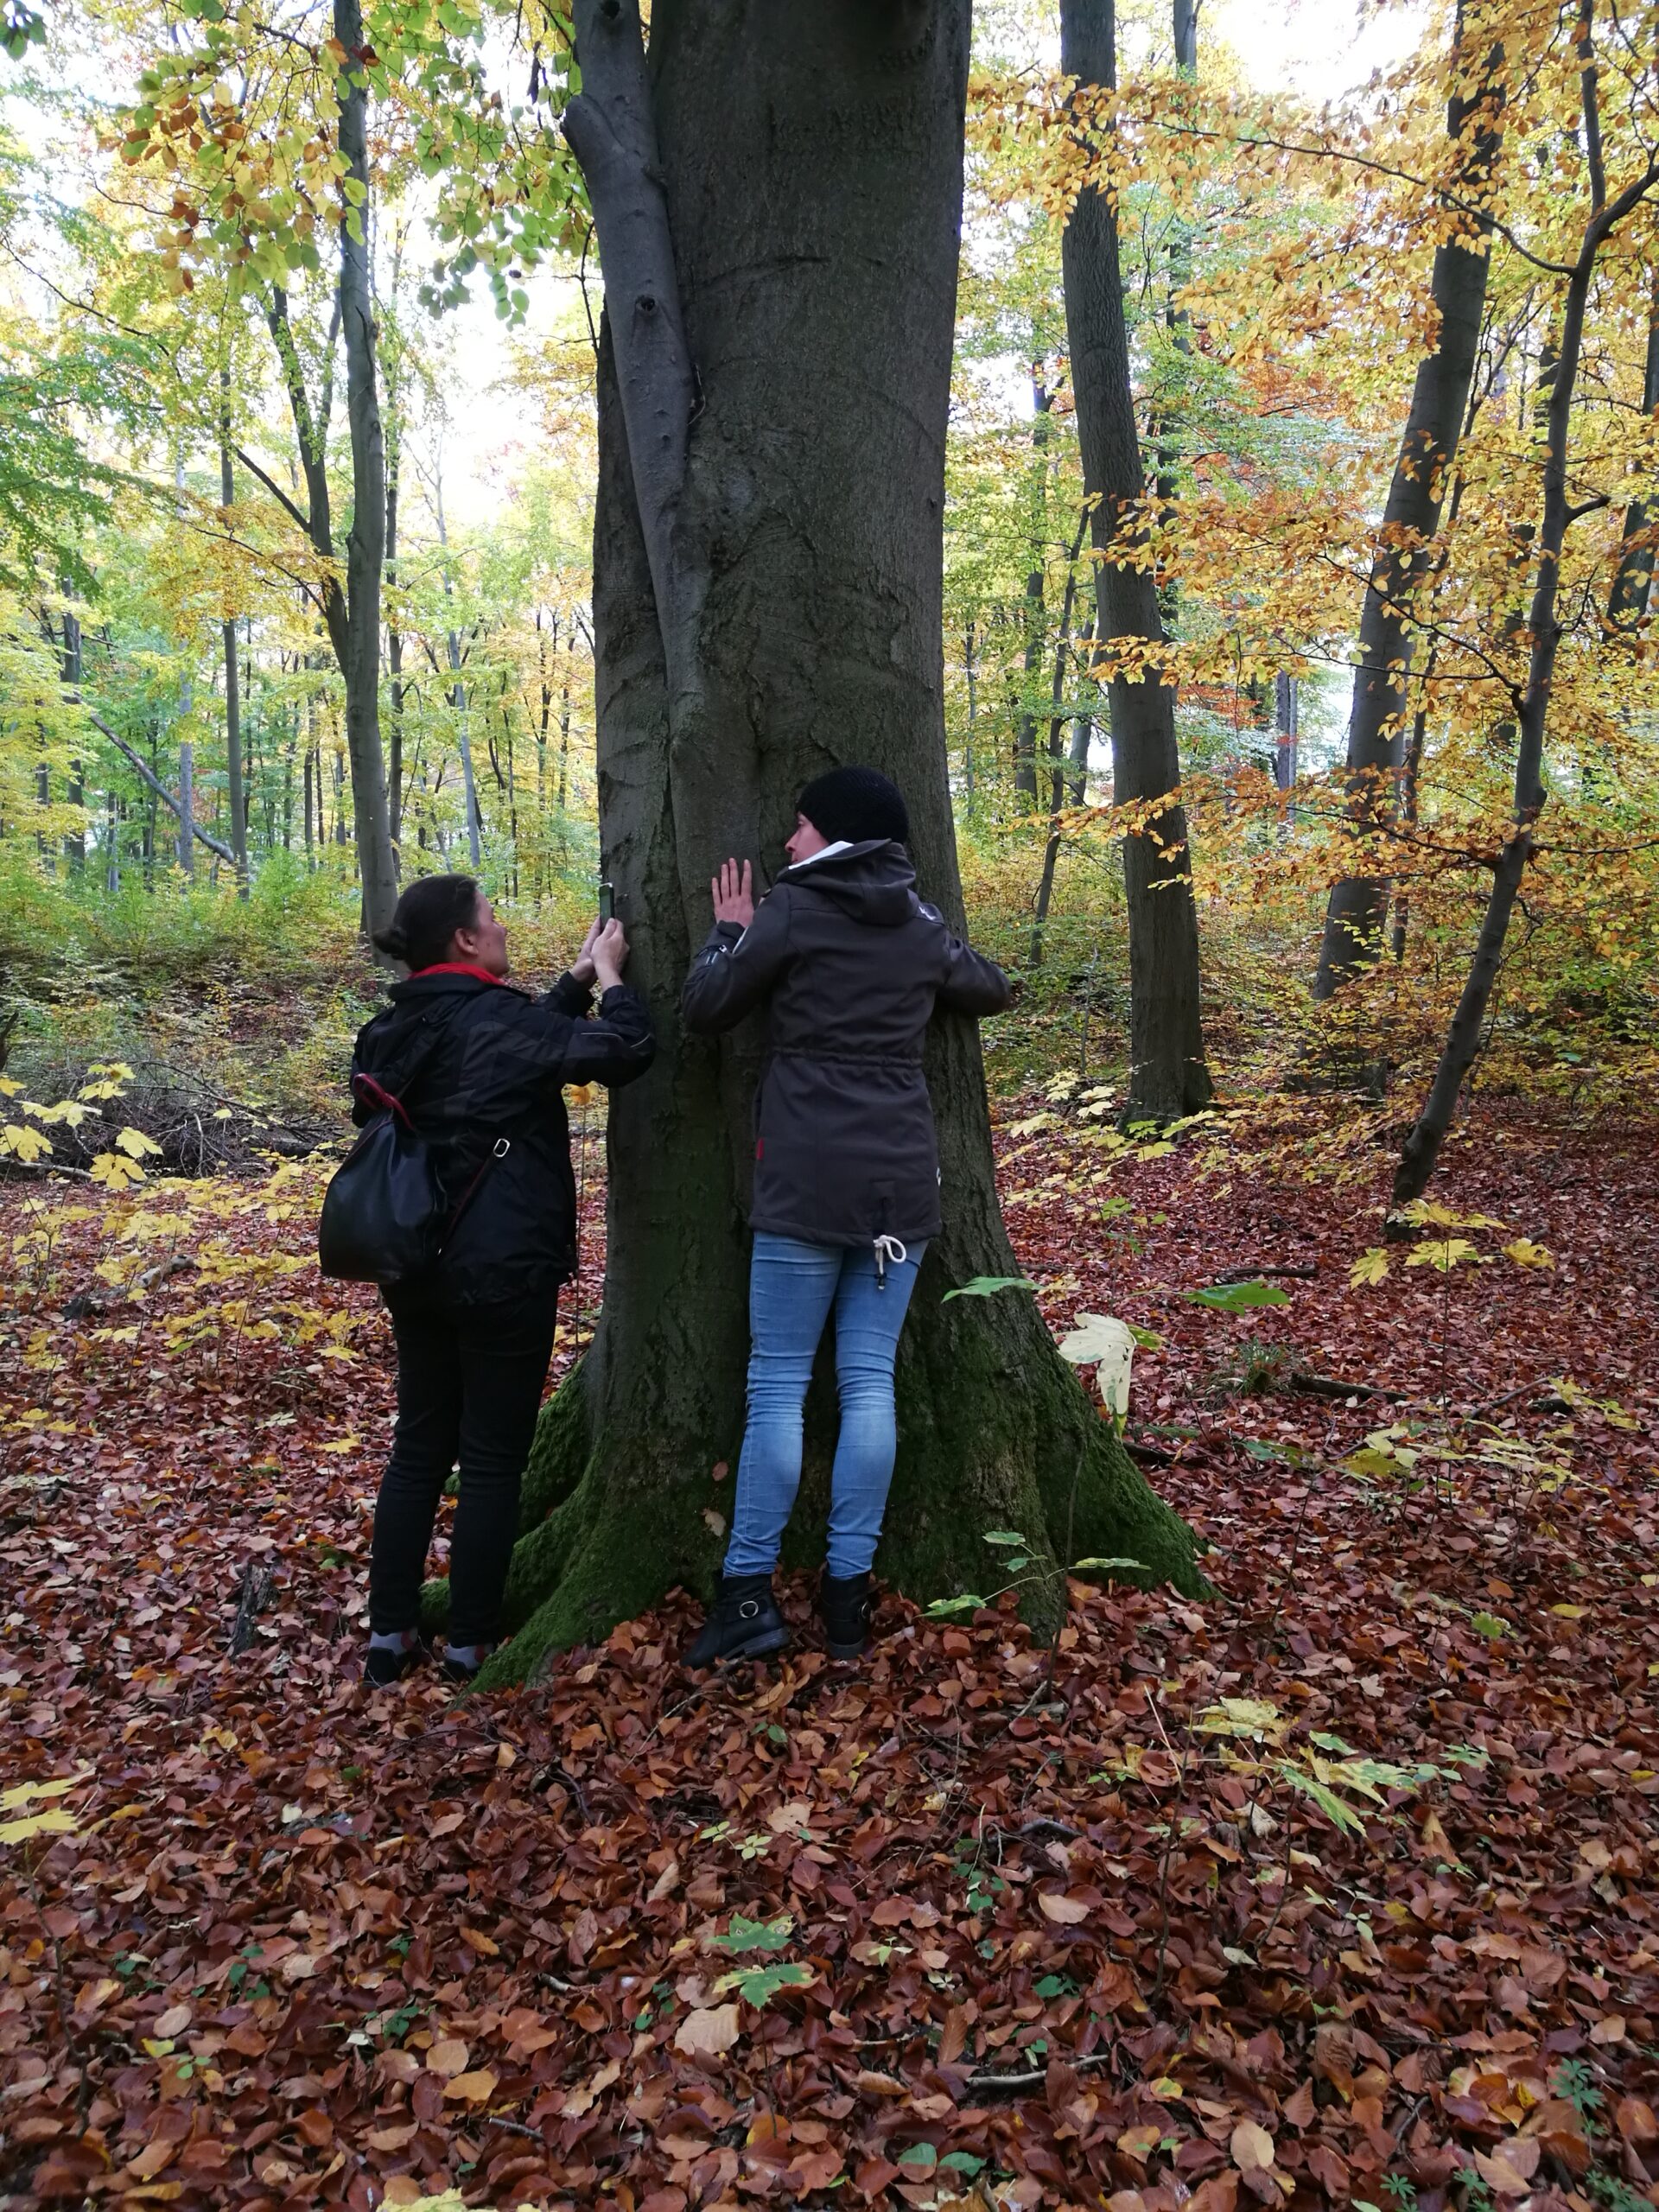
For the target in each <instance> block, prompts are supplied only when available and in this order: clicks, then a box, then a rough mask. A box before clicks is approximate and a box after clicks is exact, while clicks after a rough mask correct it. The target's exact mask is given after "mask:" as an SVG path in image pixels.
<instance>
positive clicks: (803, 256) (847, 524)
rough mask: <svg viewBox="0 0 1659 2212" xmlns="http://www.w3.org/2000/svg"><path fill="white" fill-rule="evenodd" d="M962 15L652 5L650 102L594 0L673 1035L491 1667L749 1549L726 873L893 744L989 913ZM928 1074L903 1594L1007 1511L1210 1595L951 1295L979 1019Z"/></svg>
mask: <svg viewBox="0 0 1659 2212" xmlns="http://www.w3.org/2000/svg"><path fill="white" fill-rule="evenodd" d="M607 6H608V7H609V8H610V12H609V13H608V14H607V12H606V9H607ZM968 23H969V4H968V0H889V4H887V5H884V6H882V7H880V8H878V7H875V6H868V7H866V6H856V7H843V6H841V5H835V6H829V5H823V4H810V5H808V4H802V5H798V6H795V7H791V8H789V9H779V8H776V7H774V6H771V5H768V4H763V0H734V4H733V5H732V6H730V7H728V8H725V9H722V10H720V11H718V12H715V11H711V10H709V9H708V8H707V7H706V6H705V5H703V4H701V0H655V5H654V6H653V8H652V50H651V59H650V77H649V86H647V79H646V73H645V64H644V61H643V59H642V56H641V53H640V29H639V14H638V9H637V5H636V0H579V4H578V6H577V9H576V26H577V41H578V50H579V54H580V57H581V63H582V95H581V98H580V99H578V100H577V101H576V102H575V103H574V104H573V106H572V108H571V110H570V112H569V118H568V121H567V126H566V127H567V130H568V132H569V138H570V141H571V144H572V146H573V149H575V153H576V155H577V156H578V158H579V160H580V161H581V162H582V168H583V171H584V175H585V176H586V180H587V183H588V192H589V195H590V198H591V200H592V204H593V206H594V211H595V215H596V219H597V224H598V229H599V236H600V243H601V252H602V253H603V256H604V267H605V279H606V294H607V307H606V318H605V326H604V329H603V331H602V334H601V353H600V376H599V433H600V434H599V444H600V479H599V491H598V503H597V510H596V518H595V524H594V616H595V629H596V638H597V648H598V673H597V697H598V702H599V717H600V727H599V741H598V743H599V776H600V809H601V842H602V845H603V850H604V861H605V869H606V873H607V875H609V876H610V877H611V879H612V880H613V881H614V883H615V885H616V891H617V900H618V906H619V911H620V912H621V914H622V915H623V917H624V918H625V919H626V922H627V925H628V928H629V931H630V935H631V937H632V939H633V941H634V943H635V946H636V950H635V956H634V960H635V973H634V976H633V980H635V981H636V982H637V983H638V986H639V988H640V989H641V990H642V992H643V993H644V994H645V997H646V999H647V1001H648V1002H649V1005H650V1007H651V1012H652V1020H653V1023H654V1025H655V1027H656V1032H657V1036H658V1058H657V1062H656V1065H655V1066H654V1068H653V1069H652V1072H651V1074H650V1075H649V1077H646V1078H645V1080H643V1081H642V1082H640V1083H639V1084H635V1085H632V1087H630V1088H629V1089H628V1090H626V1091H623V1092H620V1093H619V1094H618V1095H617V1096H616V1097H615V1098H614V1099H613V1102H612V1107H611V1114H610V1123H609V1137H608V1142H609V1149H610V1160H611V1172H610V1174H609V1177H608V1181H607V1208H608V1219H609V1228H608V1236H607V1277H606V1287H605V1303H604V1309H603V1313H602V1315H601V1321H600V1325H599V1331H598V1334H597V1336H596V1338H595V1339H594V1344H593V1347H592V1349H591V1351H589V1352H588V1357H587V1358H586V1360H585V1361H584V1363H583V1364H582V1368H581V1369H580V1370H578V1371H577V1373H576V1374H575V1376H573V1377H572V1378H571V1379H570V1380H569V1381H568V1382H567V1383H565V1384H564V1385H563V1388H562V1389H560V1391H559V1392H558V1394H557V1395H556V1398H555V1399H554V1401H553V1402H552V1405H551V1406H550V1408H549V1409H548V1410H547V1412H546V1413H545V1414H544V1415H543V1425H542V1429H541V1432H540V1435H539V1437H538V1440H537V1449H536V1452H535V1455H534V1457H533V1459H532V1465H531V1476H530V1479H529V1481H528V1483H527V1485H526V1497H525V1504H524V1516H525V1526H526V1529H527V1531H528V1533H527V1534H526V1535H524V1539H523V1541H521V1542H520V1544H519V1547H518V1554H517V1555H516V1557H515V1560H514V1565H513V1573H512V1581H511V1584H510V1589H509V1606H510V1610H511V1612H512V1616H513V1617H514V1618H516V1620H517V1621H518V1623H520V1624H521V1625H520V1627H519V1630H518V1635H517V1637H515V1639H514V1641H513V1643H512V1645H511V1646H509V1647H508V1649H507V1650H506V1651H505V1653H504V1654H503V1656H502V1657H501V1659H500V1660H499V1661H498V1662H494V1671H495V1672H496V1673H497V1674H498V1675H522V1674H524V1671H525V1670H526V1669H528V1668H529V1667H530V1666H531V1665H532V1664H533V1662H535V1661H536V1659H537V1657H538V1656H539V1655H540V1654H541V1653H542V1652H543V1651H544V1650H546V1649H548V1647H549V1646H550V1645H556V1644H560V1643H569V1642H572V1641H575V1640H577V1639H587V1638H588V1637H594V1636H595V1635H597V1634H602V1633H603V1632H604V1630H605V1629H606V1628H607V1626H608V1625H609V1624H610V1623H612V1622H613V1621H615V1620H617V1619H619V1618H625V1617H626V1616H627V1615H629V1614H631V1613H633V1612H637V1611H639V1610H641V1609H642V1608H644V1607H645V1606H647V1605H652V1604H654V1603H655V1602H657V1600H658V1599H659V1598H660V1597H661V1595H662V1594H663V1592H664V1591H665V1590H666V1589H668V1588H670V1587H671V1586H672V1585H673V1584H675V1583H676V1582H688V1583H691V1584H693V1585H696V1586H702V1585H704V1584H706V1582H707V1580H708V1578H709V1574H710V1573H711V1571H712V1569H713V1567H714V1566H715V1562H716V1561H717V1560H718V1558H719V1556H720V1552H721V1545H722V1540H723V1532H724V1523H723V1521H722V1519H721V1515H722V1514H723V1513H724V1512H726V1511H728V1510H729V1506H730V1498H731V1487H730V1484H729V1483H728V1484H726V1485H725V1486H724V1487H721V1486H719V1485H717V1484H714V1483H712V1482H711V1481H710V1471H711V1470H712V1469H713V1468H714V1467H715V1465H716V1463H717V1462H722V1461H723V1462H728V1463H729V1462H731V1461H734V1459H735V1458H736V1447H737V1444H738V1441H739V1438H740V1435H741V1429H742V1426H743V1399H744V1385H743V1377H744V1369H745V1362H746V1354H747V1326H746V1317H745V1304H746V1300H745V1284H746V1278H747V1250H748V1238H747V1233H746V1232H745V1230H744V1227H743V1223H742V1216H741V1205H742V1200H743V1197H744V1190H745V1184H746V1179H747V1166H748V1162H749V1159H750V1155H751V1152H752V1146H753V1139H752V1135H751V1128H752V1123H751V1118H750V1106H751V1094H752V1091H753V1079H754V1075H755V1072H756V1063H757V1050H756V1046H757V1039H755V1038H754V1037H753V1035H745V1036H742V1037H740V1038H737V1039H731V1040H727V1041H725V1042H721V1043H719V1044H715V1043H710V1042H708V1041H706V1040H702V1039H694V1038H691V1037H689V1036H688V1035H686V1034H685V1033H683V1030H682V1028H681V1027H680V1020H679V994H680V987H681V983H682V981H683V976H684V974H685V969H686V965H687V963H688V961H689V959H690V956H691V953H692V951H693V950H694V949H695V948H696V945H697V944H699V943H700V942H701V940H702V937H703V936H704V934H705V932H706V931H707V928H708V925H709V898H708V882H709V875H710V874H711V873H712V871H713V869H714V868H715V865H716V864H717V863H718V861H720V860H721V858H723V857H724V856H725V855H728V853H731V852H734V851H735V852H739V853H747V854H751V855H756V856H757V857H760V858H761V859H762V860H764V861H768V862H771V861H774V859H775V855H776V854H777V851H778V848H779V845H780V844H781V842H782V839H783V838H784V836H785V835H786V834H787V832H788V830H789V829H790V827H791V823H792V820H793V810H794V800H795V795H796V793H797V791H798V790H799V788H800V785H801V783H802V782H803V781H804V779H806V778H807V777H808V776H810V774H812V773H813V772H816V771H817V770H820V769H823V768H824V767H827V766H830V765H832V764H833V763H836V762H838V761H848V760H865V761H868V762H869V763H870V764H872V765H873V766H877V767H880V768H881V769H883V770H885V771H886V772H888V773H890V774H892V775H893V776H895V777H896V778H897V779H898V780H899V783H900V784H901V785H902V786H903V788H904V790H905V792H906V798H907V800H908V802H909V807H910V816H911V823H912V849H913V852H914V856H915V860H916V864H917V868H918V874H919V875H920V878H921V880H922V883H923V885H924V887H925V891H926V893H927V895H928V896H929V897H931V898H932V899H936V900H938V901H939V902H940V903H941V904H942V906H944V910H945V912H947V913H948V914H950V915H951V916H952V917H953V918H955V919H956V921H957V923H958V924H960V921H961V918H962V908H961V893H960V888H959V884H958V879H957V868H956V856H955V845H954V838H953V835H952V829H951V817H950V788H949V776H948V763H947V759H946V753H945V737H944V668H943V662H942V655H941V635H942V565H943V537H942V524H943V507H944V429H945V421H946V414H947V410H948V404H949V393H950V352H951V340H952V332H953V323H954V308H955V292H956V272H957V255H958V248H959V235H958V226H959V220H960V210H961V192H962V157H963V101H964V93H965V86H966V77H967V65H968ZM671 218H672V229H673V243H672V246H670V243H669V225H670V219H671ZM734 268H741V270H742V272H743V282H742V283H741V287H739V288H736V289H734V288H732V287H731V286H730V285H729V284H728V283H727V282H725V281H724V280H725V278H726V277H727V275H728V272H729V271H730V270H733V269H734ZM681 285H683V297H684V302H685V306H684V310H683V324H682V321H681V310H680V304H679V302H680V290H679V287H680V286H681ZM785 334H787V338H786V342H785ZM694 355H695V359H696V376H695V377H694V375H693V373H692V370H691V361H692V359H693V357H694ZM849 365H852V366H849ZM849 378H850V379H852V380H853V382H854V383H855V387H856V391H857V394H858V401H857V404H855V405H854V404H849V399H850V397H851V388H850V386H849ZM699 403H700V404H699ZM694 408H696V420H695V423H694V422H693V421H692V414H693V410H694ZM928 1071H929V1078H930V1084H931V1089H932V1093H933V1097H934V1100H935V1103H936V1106H937V1109H938V1118H939V1123H940V1136H941V1154H942V1164H943V1169H944V1211H945V1217H946V1227H945V1230H944V1234H943V1236H941V1237H940V1238H939V1239H938V1242H937V1243H936V1244H935V1245H934V1247H933V1248H932V1249H931V1250H930V1252H929V1254H928V1256H927V1261H926V1264H925V1268H924V1270H923V1275H922V1280H921V1281H920V1283H919V1284H918V1288H917V1292H916V1298H915V1303H914V1306H913V1307H912V1314H911V1319H910V1321H909V1324H908V1325H907V1327H906V1332H905V1335H904V1338H903V1341H902V1345H901V1351H900V1379H899V1428H900V1447H899V1468H898V1473H897V1477H896V1479H895V1484H894V1489H893V1502H892V1506H891V1510H890V1511H889V1513H888V1516H887V1533H886V1536H885V1539H884V1542H883V1548H882V1553H881V1568H882V1572H883V1573H885V1574H886V1575H887V1577H888V1578H890V1579H891V1580H893V1581H895V1582H896V1583H897V1584H898V1585H899V1586H900V1587H901V1588H903V1589H906V1590H908V1591H912V1592H916V1593H917V1594H918V1595H923V1596H930V1595H932V1594H933V1593H935V1592H939V1591H941V1590H944V1589H957V1588H962V1587H963V1586H969V1587H978V1586H982V1578H983V1577H984V1576H985V1574H986V1573H987V1571H988V1567H989V1563H990V1555H989V1554H988V1552H987V1551H986V1549H985V1547H984V1545H983V1543H982V1535H983V1533H984V1531H985V1530H986V1529H994V1528H998V1527H1007V1528H1015V1529H1020V1530H1022V1531H1023V1532H1024V1533H1025V1535H1027V1537H1028V1538H1029V1539H1030V1540H1031V1541H1032V1543H1033V1548H1034V1550H1035V1552H1036V1554H1037V1556H1039V1558H1044V1559H1047V1558H1052V1556H1053V1554H1054V1552H1055V1551H1056V1549H1057V1548H1060V1547H1063V1546H1064V1545H1065V1541H1066V1535H1067V1531H1068V1529H1071V1534H1072V1539H1073V1547H1074V1550H1075V1551H1078V1552H1090V1553H1110V1554H1127V1555H1128V1556H1130V1557H1133V1558H1135V1559H1138V1560H1142V1561H1144V1562H1146V1565H1147V1568H1148V1569H1149V1570H1150V1571H1151V1573H1154V1575H1162V1574H1165V1573H1167V1574H1170V1575H1172V1576H1173V1577H1174V1578H1175V1579H1176V1580H1178V1581H1179V1582H1180V1583H1181V1584H1182V1586H1185V1587H1187V1588H1192V1587H1193V1586H1195V1583H1196V1580H1197V1576H1196V1570H1195V1569H1194V1567H1193V1565H1192V1547H1191V1541H1190V1538H1189V1536H1188V1534H1187V1532H1186V1531H1185V1529H1184V1528H1183V1526H1182V1524H1181V1523H1180V1522H1179V1521H1178V1520H1177V1519H1176V1518H1175V1516H1173V1514H1171V1513H1170V1512H1169V1511H1168V1510H1167V1509H1166V1507H1164V1506H1163V1505H1162V1504H1161V1503H1160V1502H1159V1501H1158V1499H1157V1498H1156V1497H1154V1495H1153V1493H1152V1492H1151V1491H1150V1490H1149V1489H1148V1488H1147V1485H1146V1484H1145V1482H1144V1480H1143V1479H1142V1478H1141V1476H1140V1475H1139V1474H1138V1473H1137V1472H1136V1471H1135V1469H1134V1468H1133V1467H1132V1466H1131V1465H1130V1464H1129V1462H1128V1460H1127V1459H1125V1457H1124V1456H1123V1454H1122V1452H1121V1450H1120V1449H1119V1447H1118V1446H1116V1443H1115V1442H1114V1441H1113V1440H1112V1436H1111V1433H1110V1431H1109V1427H1108V1426H1107V1425H1106V1424H1105V1423H1104V1422H1103V1421H1101V1420H1100V1419H1099V1418H1098V1416H1097V1414H1096V1413H1095V1412H1094V1410H1093V1409H1092V1408H1091V1407H1090V1404H1089V1403H1088V1402H1087V1401H1086V1400H1085V1398H1084V1395H1083V1393H1082V1391H1081V1390H1080V1389H1079V1388H1078V1386H1077V1383H1076V1381H1075V1379H1074V1377H1073V1376H1072V1375H1071V1372H1070V1371H1069V1370H1067V1369H1066V1368H1065V1365H1064V1363H1062V1362H1061V1361H1060V1359H1059V1357H1058V1354H1057V1353H1056V1351H1055V1350H1054V1347H1053V1344H1052V1341H1051V1339H1050V1338H1049V1336H1048V1333H1047V1331H1046V1328H1045V1327H1044V1325H1043V1323H1042V1319H1041V1318H1040V1316H1039V1313H1038V1312H1037V1309H1036V1307H1035V1306H1034V1304H1033V1302H1032V1301H1031V1300H1029V1298H1027V1296H1025V1295H1024V1294H1008V1295H1007V1296H1004V1297H1001V1298H998V1299H989V1300H985V1299H972V1298H969V1299H961V1300H955V1301H953V1302H952V1303H950V1304H949V1305H945V1304H944V1303H942V1294H943V1293H944V1290H945V1289H946V1288H947V1287H949V1286H950V1285H951V1284H953V1283H962V1282H963V1281H967V1280H968V1279H969V1278H970V1277H972V1276H975V1275H979V1274H1015V1273H1017V1272H1018V1270H1017V1268H1015V1266H1014V1260H1013V1255H1012V1253H1011V1252H1010V1250H1009V1248H1008V1244H1007V1237H1006V1236H1005V1234H1004V1232H1003V1230H1002V1225H1001V1217H1000V1214H999V1211H998V1208H997V1202H996V1192H995V1179H994V1175H993V1170H992V1156H991V1148H990V1139H989V1128H988V1117H987V1112H986V1102H985V1093H984V1084H983V1077H982V1070H981V1065H980V1058H979V1049H978V1042H977V1038H976V1033H975V1030H974V1027H973V1026H972V1025H971V1024H969V1023H966V1022H963V1021H960V1020H950V1019H942V1020H940V1021H939V1022H938V1024H937V1025H936V1028H935V1031H934V1033H933V1034H932V1036H931V1039H930V1044H929V1051H928ZM826 1410H827V1408H826V1405H825V1404H824V1403H823V1402H821V1400H820V1397H819V1394H818V1393H817V1392H815V1393H814V1398H813V1403H812V1407H811V1409H810V1414H809V1432H810V1443H809V1471H808V1486H807V1490H806V1493H805V1496H804V1499H803V1504H802V1508H801V1510H800V1511H799V1512H798V1515H797V1516H796V1526H795V1528H794V1529H793V1531H792V1532H791V1542H790V1550H789V1554H788V1556H790V1557H791V1560H797V1561H799V1560H804V1559H807V1558H810V1557H812V1556H813V1555H814V1554H815V1553H817V1552H818V1550H819V1547H820V1545H821V1541H822V1531H823V1515H824V1504H825V1476H826V1468H827V1453H826V1438H827V1435H828V1432H829V1426H830V1423H829V1421H826V1419H825V1413H826Z"/></svg>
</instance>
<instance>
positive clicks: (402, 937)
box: [374, 922, 409, 960]
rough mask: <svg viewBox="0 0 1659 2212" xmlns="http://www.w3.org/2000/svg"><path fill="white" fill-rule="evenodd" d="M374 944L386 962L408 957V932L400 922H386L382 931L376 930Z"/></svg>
mask: <svg viewBox="0 0 1659 2212" xmlns="http://www.w3.org/2000/svg"><path fill="white" fill-rule="evenodd" d="M374 942H375V944H377V945H378V948H379V949H380V950H381V951H382V952H384V953H385V956H386V957H387V959H388V960H406V959H407V958H408V957H409V931H407V930H406V929H405V928H404V925H403V924H402V923H401V922H388V923H387V924H386V926H385V929H383V930H376V931H375V933H374Z"/></svg>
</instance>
